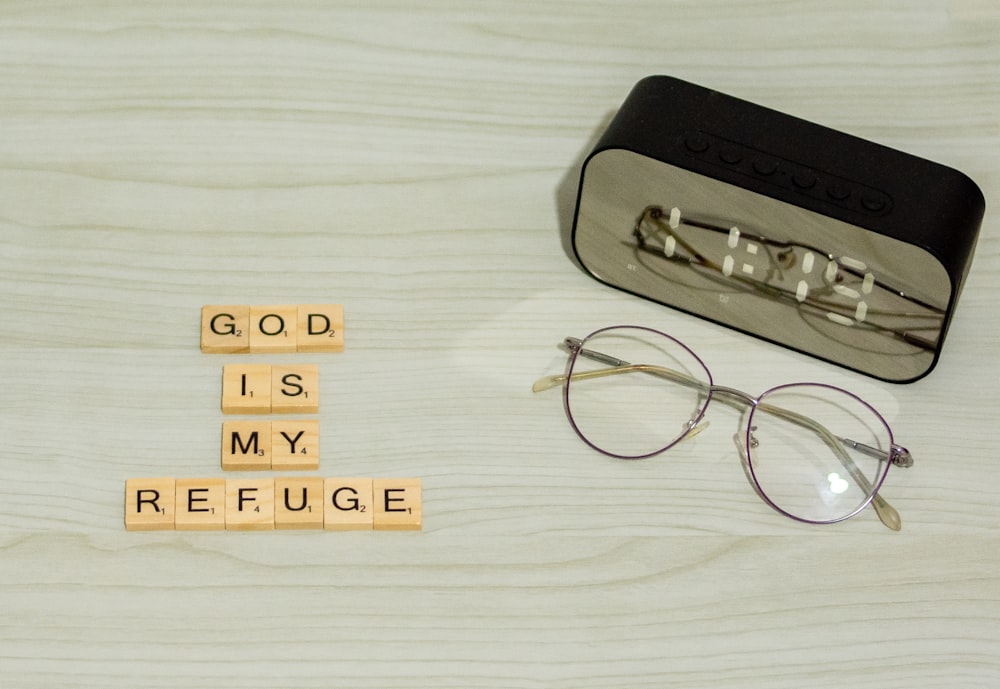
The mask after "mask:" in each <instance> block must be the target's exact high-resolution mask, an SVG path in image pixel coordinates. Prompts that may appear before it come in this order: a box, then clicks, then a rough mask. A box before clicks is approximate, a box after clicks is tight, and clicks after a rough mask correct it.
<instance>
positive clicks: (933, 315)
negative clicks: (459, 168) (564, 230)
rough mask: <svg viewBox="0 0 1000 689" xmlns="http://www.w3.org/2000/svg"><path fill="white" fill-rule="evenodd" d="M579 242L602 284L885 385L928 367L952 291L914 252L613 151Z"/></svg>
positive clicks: (940, 272)
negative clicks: (863, 374)
mask: <svg viewBox="0 0 1000 689" xmlns="http://www.w3.org/2000/svg"><path fill="white" fill-rule="evenodd" d="M574 242H575V245H576V247H577V251H578V254H579V256H580V259H581V262H582V263H583V265H584V267H585V268H586V269H587V270H588V271H589V272H591V273H592V274H593V275H594V276H595V277H597V278H598V279H600V280H602V281H604V282H608V283H610V284H613V285H615V286H617V287H620V288H622V289H625V290H627V291H630V292H633V293H635V294H639V295H641V296H644V297H647V298H650V299H653V300H655V301H659V302H661V303H664V304H667V305H669V306H673V307H675V308H678V309H681V310H684V311H688V312H691V313H695V314H697V315H699V316H702V317H705V318H708V319H710V320H714V321H717V322H720V323H723V324H725V325H728V326H731V327H733V328H736V329H738V330H742V331H744V332H747V333H751V334H754V335H758V336H760V337H763V338H765V339H768V340H772V341H776V342H779V343H781V344H787V345H790V346H794V347H795V348H797V349H803V350H805V351H807V352H809V353H810V354H814V355H816V356H819V357H820V358H823V359H827V360H829V361H833V362H835V363H838V364H842V365H845V366H848V367H850V368H854V369H858V370H861V371H864V372H866V373H870V374H872V375H876V376H877V377H880V378H885V379H888V380H897V381H901V380H910V379H914V378H917V377H919V376H921V375H923V374H924V373H925V372H927V371H928V370H929V369H930V367H931V366H932V365H933V362H934V360H935V358H936V352H937V350H938V344H939V340H940V337H941V334H942V329H943V326H944V316H945V313H946V310H947V308H948V305H949V299H950V297H951V294H952V284H951V281H950V279H949V277H948V274H947V273H946V272H945V270H944V269H943V267H942V266H941V264H940V263H939V262H938V261H937V260H936V259H935V258H934V257H933V256H931V255H930V254H928V253H927V252H925V251H922V250H921V249H919V248H918V247H915V246H913V245H911V244H907V243H905V242H901V241H899V240H896V239H893V238H891V237H886V236H882V235H879V234H875V233H872V232H869V231H865V230H863V229H861V228H858V227H856V226H854V225H851V224H849V223H845V222H841V221H838V220H835V219H833V218H830V217H828V216H824V215H820V214H818V213H815V212H813V211H810V210H807V209H804V208H800V207H797V206H793V205H790V204H785V203H781V202H778V201H775V200H774V199H770V198H766V197H762V196H760V195H758V194H756V193H754V192H752V191H749V190H747V189H745V188H741V187H736V186H733V185H730V184H725V183H723V182H720V181H718V180H715V179H712V178H709V177H705V176H702V175H698V174H695V173H692V172H690V171H687V170H683V169H680V168H677V167H674V166H670V165H665V164H664V163H662V162H659V161H655V160H652V159H649V158H645V157H643V156H638V155H636V154H634V153H632V152H628V151H623V150H618V149H613V150H608V151H603V152H601V153H600V154H598V155H597V156H595V158H594V159H592V160H591V161H590V163H589V164H588V168H587V174H586V175H585V177H584V181H583V186H582V188H581V202H580V206H579V209H578V216H577V224H576V232H575V235H574Z"/></svg>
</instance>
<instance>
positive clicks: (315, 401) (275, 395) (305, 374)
mask: <svg viewBox="0 0 1000 689" xmlns="http://www.w3.org/2000/svg"><path fill="white" fill-rule="evenodd" d="M318 411H319V367H318V366H316V365H315V364H306V365H301V366H273V367H271V413H273V414H315V413H317V412H318Z"/></svg>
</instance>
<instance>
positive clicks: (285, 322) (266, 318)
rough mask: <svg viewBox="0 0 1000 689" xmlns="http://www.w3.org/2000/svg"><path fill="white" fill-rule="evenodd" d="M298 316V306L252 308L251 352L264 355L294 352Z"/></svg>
mask: <svg viewBox="0 0 1000 689" xmlns="http://www.w3.org/2000/svg"><path fill="white" fill-rule="evenodd" d="M298 315H299V309H298V307H297V306H251V307H250V351H251V352H253V353H262V354H274V353H277V352H294V351H295V349H296V344H295V339H296V336H297V335H298Z"/></svg>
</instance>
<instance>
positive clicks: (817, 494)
mask: <svg viewBox="0 0 1000 689" xmlns="http://www.w3.org/2000/svg"><path fill="white" fill-rule="evenodd" d="M748 425H749V428H748V431H747V440H746V448H747V454H748V457H749V464H750V471H751V474H752V475H753V478H754V480H755V481H756V483H757V486H758V488H759V489H760V491H761V493H762V494H763V495H764V497H765V499H766V500H768V501H769V502H770V503H771V504H772V505H774V506H775V507H777V508H778V509H779V510H780V511H782V512H785V513H786V514H788V515H789V516H792V517H795V518H797V519H802V520H805V521H811V522H828V521H837V520H840V519H844V518H846V517H849V516H851V515H852V514H854V513H855V512H857V511H858V510H860V509H862V508H863V507H864V506H865V505H867V504H868V501H869V500H870V499H871V496H872V495H873V494H874V492H875V491H876V490H877V489H878V487H879V485H880V484H881V482H882V479H883V478H885V473H886V471H887V470H888V467H889V453H890V450H891V446H892V435H891V433H890V431H889V428H888V426H886V423H885V421H884V420H883V419H882V417H881V416H880V415H879V414H878V413H877V412H876V411H875V410H874V409H872V408H871V407H870V406H868V404H866V403H865V402H863V401H862V400H860V399H858V398H857V397H855V396H854V395H852V394H850V393H848V392H846V391H845V390H840V389H838V388H832V387H827V386H824V385H808V384H799V385H786V386H782V387H778V388H775V389H773V390H770V391H768V392H767V393H765V394H763V395H761V396H760V398H758V403H757V405H756V407H755V408H754V409H753V410H752V411H751V413H750V415H749V420H748Z"/></svg>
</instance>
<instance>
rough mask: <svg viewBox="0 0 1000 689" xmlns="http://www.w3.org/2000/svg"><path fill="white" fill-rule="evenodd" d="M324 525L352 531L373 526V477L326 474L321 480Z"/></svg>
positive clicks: (325, 527) (327, 527)
mask: <svg viewBox="0 0 1000 689" xmlns="http://www.w3.org/2000/svg"><path fill="white" fill-rule="evenodd" d="M323 500H324V503H325V506H324V508H323V528H324V529H327V530H329V531H352V530H361V529H371V528H372V516H373V511H372V480H371V479H370V478H328V479H326V480H325V481H324V484H323Z"/></svg>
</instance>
